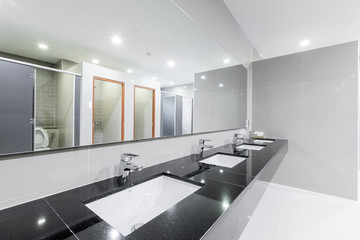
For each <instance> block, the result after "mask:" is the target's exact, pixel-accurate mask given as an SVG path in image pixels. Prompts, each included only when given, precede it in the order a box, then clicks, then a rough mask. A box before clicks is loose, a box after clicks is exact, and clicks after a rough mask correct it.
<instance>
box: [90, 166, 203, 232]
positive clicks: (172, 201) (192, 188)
mask: <svg viewBox="0 0 360 240" xmlns="http://www.w3.org/2000/svg"><path fill="white" fill-rule="evenodd" d="M184 180H185V181H184ZM152 181H155V182H152ZM164 181H165V182H164ZM154 183H155V185H154ZM143 184H144V185H143ZM149 184H150V185H149ZM169 184H170V185H169ZM172 184H175V185H176V186H178V187H180V189H182V190H180V192H178V193H176V194H175V196H172V197H167V196H168V193H169V192H168V191H170V192H173V190H172V189H173V187H171V186H173V185H172ZM179 184H180V185H179ZM129 185H130V187H127V188H122V190H120V191H112V194H110V195H108V194H106V196H102V195H101V198H98V199H96V200H93V199H91V201H90V200H89V202H88V203H86V204H84V206H85V207H87V209H88V210H90V211H91V212H92V213H93V214H95V215H96V216H97V217H99V218H101V219H102V220H103V221H104V222H106V223H107V224H109V225H110V226H111V227H112V228H113V229H115V230H116V231H117V232H119V233H120V234H121V235H123V236H124V237H127V236H128V235H130V234H132V233H133V232H134V231H132V230H130V228H129V227H130V226H128V225H129V224H130V225H134V223H135V224H136V222H137V221H138V220H142V221H140V222H141V223H142V225H146V224H147V223H148V222H151V221H152V220H153V219H154V218H156V217H158V216H159V215H161V214H163V213H165V212H166V211H168V210H169V209H171V208H172V207H174V206H175V205H177V204H178V203H179V202H181V201H182V200H184V199H185V198H187V197H189V196H191V195H193V194H196V192H197V191H198V190H200V189H201V188H202V187H203V186H205V184H204V183H199V182H197V181H194V180H190V179H184V178H183V177H179V176H176V175H172V174H167V173H165V172H163V173H159V174H156V175H152V176H151V177H149V178H146V179H144V180H142V181H139V183H137V184H129ZM154 187H155V188H154ZM159 187H160V188H161V191H160V193H161V194H160V195H159V194H158V190H159V189H158V188H159ZM169 187H170V188H169ZM132 189H134V191H132ZM135 189H136V190H135ZM127 190H129V191H127ZM148 191H150V192H151V193H155V194H150V195H149V194H147V192H148ZM154 191H155V192H154ZM119 194H120V195H119ZM139 194H140V195H139ZM144 194H147V195H149V196H154V197H150V198H151V199H150V200H151V201H150V203H151V202H152V203H153V204H150V205H149V202H147V201H145V202H144V200H143V197H141V196H143V195H144ZM164 194H165V195H164ZM171 195H173V194H171ZM113 196H114V197H113ZM139 196H140V198H138V197H139ZM161 196H162V197H165V199H167V200H165V203H164V202H163V203H164V204H165V205H163V204H161V205H158V202H159V200H160V202H161V201H162V199H164V198H161ZM123 197H125V203H127V204H129V203H131V204H132V202H133V200H134V197H136V198H137V199H142V200H140V202H137V203H138V204H139V203H140V204H144V203H145V204H146V205H148V207H147V208H146V209H145V210H146V211H145V213H146V214H143V212H140V215H139V211H138V208H136V211H135V213H134V211H133V210H130V211H127V210H126V209H127V208H125V209H124V207H117V206H118V204H117V203H118V201H119V199H120V200H121V199H123ZM159 197H160V198H159ZM103 200H105V202H100V201H103ZM135 202H136V201H135ZM104 203H105V204H104ZM114 203H115V204H114ZM109 206H112V207H114V210H115V213H114V212H113V211H114V210H113V211H109ZM159 206H161V207H159ZM111 209H112V208H111ZM111 209H110V210H111ZM122 210H125V213H124V214H125V216H126V215H129V216H127V217H125V222H123V219H120V220H119V216H121V215H119V211H122ZM139 217H140V218H141V219H139ZM121 218H122V217H121Z"/></svg>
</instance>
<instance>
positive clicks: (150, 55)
mask: <svg viewBox="0 0 360 240" xmlns="http://www.w3.org/2000/svg"><path fill="white" fill-rule="evenodd" d="M40 6H41V7H40ZM120 6H121V7H120ZM94 16H96V17H94ZM139 16H141V17H139ZM0 22H1V24H0V31H1V35H0V141H1V143H2V144H0V155H3V154H11V153H20V152H29V151H44V150H51V149H58V148H67V147H74V146H83V145H91V144H103V143H110V142H119V141H131V140H139V139H148V138H158V137H169V136H179V135H183V134H192V133H201V132H209V131H217V130H226V129H235V128H241V127H244V126H245V122H246V106H247V103H246V99H247V92H246V90H247V69H246V68H245V67H244V66H243V65H240V63H239V62H238V61H237V59H236V58H234V57H233V56H232V55H231V53H229V52H227V51H226V50H224V48H223V47H222V46H220V45H219V44H218V42H217V41H216V40H214V39H213V38H212V37H211V35H210V34H208V33H207V32H206V31H205V30H204V29H203V28H202V27H201V26H200V25H198V24H197V23H196V22H194V21H193V19H191V18H190V17H188V15H187V14H186V13H184V11H183V10H182V9H180V8H179V7H178V6H177V5H175V4H174V3H173V2H172V1H169V0H157V1H146V0H125V1H121V2H119V1H112V0H105V1H86V0H78V1H71V2H66V3H65V2H56V1H55V2H54V1H46V0H34V1H25V0H11V1H10V0H5V1H2V2H1V3H0Z"/></svg>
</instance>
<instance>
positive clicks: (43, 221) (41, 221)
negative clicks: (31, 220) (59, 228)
mask: <svg viewBox="0 0 360 240" xmlns="http://www.w3.org/2000/svg"><path fill="white" fill-rule="evenodd" d="M45 222H46V219H45V218H43V217H42V218H40V219H39V220H38V222H37V223H38V225H39V226H41V225H43V224H44V223H45Z"/></svg>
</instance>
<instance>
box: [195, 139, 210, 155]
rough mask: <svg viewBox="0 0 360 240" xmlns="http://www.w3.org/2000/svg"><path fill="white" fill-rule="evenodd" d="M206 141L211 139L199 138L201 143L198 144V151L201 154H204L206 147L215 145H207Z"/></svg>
mask: <svg viewBox="0 0 360 240" xmlns="http://www.w3.org/2000/svg"><path fill="white" fill-rule="evenodd" d="M206 141H211V140H207V139H200V140H199V145H198V149H197V153H198V154H199V155H202V154H203V151H204V148H213V147H214V146H213V145H206V144H205V142H206Z"/></svg>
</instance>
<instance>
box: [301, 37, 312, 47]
mask: <svg viewBox="0 0 360 240" xmlns="http://www.w3.org/2000/svg"><path fill="white" fill-rule="evenodd" d="M309 44H310V41H309V40H307V39H304V40H302V41H301V42H300V46H301V47H306V46H309Z"/></svg>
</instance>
